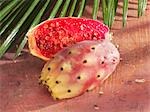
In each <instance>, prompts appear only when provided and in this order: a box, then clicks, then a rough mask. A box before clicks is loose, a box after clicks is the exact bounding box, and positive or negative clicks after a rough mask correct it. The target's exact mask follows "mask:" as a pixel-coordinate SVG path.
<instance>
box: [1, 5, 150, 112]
mask: <svg viewBox="0 0 150 112" xmlns="http://www.w3.org/2000/svg"><path fill="white" fill-rule="evenodd" d="M89 4H90V3H89ZM135 5H137V4H136V3H132V2H131V3H130V5H129V6H130V9H129V10H130V11H129V16H128V22H127V26H126V28H123V29H122V28H121V14H120V13H121V12H120V9H121V7H122V5H121V3H120V7H119V9H118V11H117V13H118V14H117V17H116V22H115V23H114V24H113V28H112V32H113V34H114V38H113V42H114V43H115V44H116V45H119V50H120V53H121V58H122V61H121V62H120V64H119V65H118V67H117V69H116V71H115V72H114V73H113V74H112V75H111V76H110V77H109V78H108V79H107V80H106V81H105V83H104V84H103V85H102V91H103V92H104V94H103V95H100V94H98V91H92V92H88V93H85V94H84V95H81V96H79V97H76V98H73V99H68V100H61V101H54V100H53V99H52V97H51V96H50V94H49V93H48V91H47V90H46V89H45V88H43V87H42V86H40V85H38V76H39V74H40V71H41V69H42V67H43V65H44V63H45V62H44V61H42V60H40V59H38V58H36V57H33V56H31V55H30V54H29V53H28V52H24V53H23V55H22V56H20V57H18V59H17V60H15V61H12V60H11V59H10V58H11V56H12V55H13V53H8V54H6V56H5V57H4V58H3V59H2V60H0V112H150V14H149V13H150V8H148V9H147V12H146V14H145V16H143V17H141V18H140V19H138V18H136V10H135V9H136V6H135ZM149 5H150V4H149ZM90 8H91V6H90V5H88V6H86V9H85V10H86V11H85V12H84V16H86V17H90V16H89V13H90V11H91V10H89V9H90ZM100 15H101V14H100ZM98 19H100V17H99V18H98ZM137 79H140V81H141V80H142V81H143V80H144V82H141V83H138V82H137V81H138V80H137Z"/></svg>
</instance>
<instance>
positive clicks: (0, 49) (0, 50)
mask: <svg viewBox="0 0 150 112" xmlns="http://www.w3.org/2000/svg"><path fill="white" fill-rule="evenodd" d="M39 1H40V0H34V1H33V3H32V4H31V6H30V7H29V9H28V10H27V12H26V13H25V14H24V16H23V17H22V18H21V19H20V21H19V23H18V24H17V26H16V27H15V28H14V30H13V31H12V32H11V34H10V35H9V36H8V37H7V39H6V40H5V41H4V43H3V44H2V45H1V47H0V58H1V57H2V56H3V55H4V53H5V52H6V51H7V49H8V48H9V47H10V45H11V43H12V42H13V41H14V40H15V38H14V37H15V36H16V34H17V33H18V31H19V28H21V26H22V24H23V23H24V22H25V20H26V19H27V18H28V16H29V15H30V13H31V12H32V11H33V9H34V8H35V6H36V5H37V4H38V2H39Z"/></svg>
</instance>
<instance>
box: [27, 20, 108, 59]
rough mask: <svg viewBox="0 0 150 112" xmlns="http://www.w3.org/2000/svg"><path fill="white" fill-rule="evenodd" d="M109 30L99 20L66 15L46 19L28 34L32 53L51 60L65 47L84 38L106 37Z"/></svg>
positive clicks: (97, 38)
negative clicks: (64, 16)
mask: <svg viewBox="0 0 150 112" xmlns="http://www.w3.org/2000/svg"><path fill="white" fill-rule="evenodd" d="M108 32H109V29H108V27H107V26H105V25H104V24H103V23H101V22H99V21H95V20H91V19H85V18H72V17H66V18H57V19H52V20H47V21H44V22H42V23H41V24H39V25H38V26H36V27H35V28H33V29H31V30H30V31H29V32H28V33H27V36H28V37H29V49H30V51H31V53H32V54H33V55H35V56H37V57H39V58H42V59H44V60H49V59H50V58H51V57H52V56H53V55H54V54H55V53H57V52H58V51H59V50H61V49H62V48H63V47H66V46H70V45H72V44H74V43H76V42H80V41H83V40H100V39H105V35H106V34H107V33H108Z"/></svg>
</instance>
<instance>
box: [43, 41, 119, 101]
mask: <svg viewBox="0 0 150 112" xmlns="http://www.w3.org/2000/svg"><path fill="white" fill-rule="evenodd" d="M119 58H120V55H119V52H118V50H117V48H116V47H115V46H114V45H113V44H112V43H111V42H110V41H108V40H101V41H93V40H92V41H90V40H87V41H82V42H78V43H76V44H74V45H72V46H70V47H66V48H63V49H62V50H60V51H59V52H58V53H56V54H55V56H54V58H53V59H51V60H50V61H48V62H47V64H46V65H45V66H44V68H43V70H42V74H41V78H40V80H41V81H42V83H43V84H44V85H46V86H47V87H48V88H49V90H50V91H51V92H52V96H53V97H54V98H58V99H64V98H72V97H75V96H78V95H81V94H83V93H84V92H85V91H87V90H92V89H94V88H95V87H97V86H99V84H101V83H102V82H103V81H104V80H105V79H106V78H108V76H109V75H110V74H111V73H112V72H113V71H114V70H115V68H116V66H117V64H118V63H119ZM58 82H59V83H58ZM68 90H69V91H70V92H68Z"/></svg>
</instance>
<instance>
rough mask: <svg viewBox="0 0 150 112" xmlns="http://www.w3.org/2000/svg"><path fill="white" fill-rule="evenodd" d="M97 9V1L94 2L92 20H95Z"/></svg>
mask: <svg viewBox="0 0 150 112" xmlns="http://www.w3.org/2000/svg"><path fill="white" fill-rule="evenodd" d="M98 8H99V0H94V4H93V11H92V16H93V19H97V14H98Z"/></svg>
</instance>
